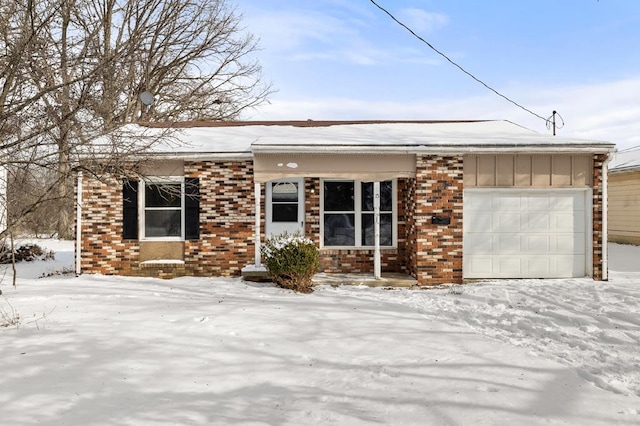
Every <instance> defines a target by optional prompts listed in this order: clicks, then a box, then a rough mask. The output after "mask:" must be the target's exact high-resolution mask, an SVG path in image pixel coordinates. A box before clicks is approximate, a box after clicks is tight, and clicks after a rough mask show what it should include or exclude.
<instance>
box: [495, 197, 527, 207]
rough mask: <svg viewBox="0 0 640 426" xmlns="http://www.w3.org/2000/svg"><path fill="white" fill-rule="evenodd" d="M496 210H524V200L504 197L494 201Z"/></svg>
mask: <svg viewBox="0 0 640 426" xmlns="http://www.w3.org/2000/svg"><path fill="white" fill-rule="evenodd" d="M493 204H494V205H495V206H496V207H497V208H498V209H501V210H515V211H519V210H521V209H523V208H526V200H523V199H522V198H521V197H517V196H515V197H511V196H505V197H502V198H499V199H496V200H495V201H494V203H493Z"/></svg>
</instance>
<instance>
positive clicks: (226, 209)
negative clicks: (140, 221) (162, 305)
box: [81, 155, 604, 285]
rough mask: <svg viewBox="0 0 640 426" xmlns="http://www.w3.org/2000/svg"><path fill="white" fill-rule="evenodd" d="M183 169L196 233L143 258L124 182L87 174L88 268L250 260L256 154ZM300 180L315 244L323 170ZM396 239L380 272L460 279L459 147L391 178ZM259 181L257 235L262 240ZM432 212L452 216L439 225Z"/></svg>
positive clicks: (173, 271)
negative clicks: (126, 208)
mask: <svg viewBox="0 0 640 426" xmlns="http://www.w3.org/2000/svg"><path fill="white" fill-rule="evenodd" d="M603 161H604V156H603V155H596V156H594V184H593V185H594V186H593V278H594V279H596V280H601V279H602V194H603V191H602V165H603ZM185 176H186V177H194V178H199V180H200V194H201V200H200V238H199V239H198V240H194V241H186V242H185V250H184V264H180V265H172V264H151V265H149V264H144V265H143V264H140V262H139V243H138V241H129V240H123V238H122V222H123V218H122V214H123V213H122V210H123V204H122V184H121V182H119V181H117V180H97V179H95V178H93V177H91V176H89V175H88V174H87V175H84V177H83V183H82V188H83V206H82V258H81V271H82V272H84V273H101V274H118V275H139V276H156V277H162V278H170V277H174V276H181V275H193V276H238V275H240V273H241V269H242V268H243V267H244V266H245V265H248V264H253V263H254V235H253V233H254V224H255V206H254V182H253V163H252V161H250V160H247V161H214V162H204V161H202V162H185ZM304 186H305V192H306V195H305V235H307V236H308V237H309V238H311V239H312V240H313V241H314V242H315V243H316V244H318V246H319V245H320V239H321V235H320V220H321V216H320V193H321V188H320V186H321V180H320V179H319V178H317V177H309V178H306V179H305V181H304ZM397 192H398V205H397V228H396V229H397V233H398V235H397V247H395V248H382V249H381V256H382V259H381V266H382V271H383V272H400V273H406V274H409V275H411V276H413V277H414V278H416V280H417V281H418V284H419V285H436V284H444V283H461V282H462V279H463V276H462V247H463V245H462V232H463V227H462V220H463V217H462V212H463V158H462V156H417V158H416V177H415V178H411V179H399V180H398V184H397ZM264 200H265V198H264V185H263V191H262V198H261V203H262V208H261V212H262V214H261V219H262V224H261V231H262V235H261V238H262V239H263V240H264V229H265V226H264V211H265V208H264V202H265V201H264ZM433 215H439V216H446V217H448V218H450V224H448V225H436V224H433V223H432V221H431V217H432V216H433ZM320 271H322V272H327V273H336V272H344V273H348V272H362V273H371V272H372V271H373V250H371V249H350V250H336V249H322V250H321V251H320Z"/></svg>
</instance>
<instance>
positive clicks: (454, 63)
mask: <svg viewBox="0 0 640 426" xmlns="http://www.w3.org/2000/svg"><path fill="white" fill-rule="evenodd" d="M370 1H371V3H373V4H374V6H376V7H377V8H378V9H380V10H381V11H383V12H384V13H386V14H387V15H389V17H390V18H391V19H393V20H394V21H395V22H396V23H397V24H398V25H400V26H401V27H403V28H404V29H405V30H407V31H409V32H410V33H411V34H412V35H413V36H414V37H415V38H417V39H418V40H420V41H421V42H423V43H424V44H426V45H427V46H429V48H430V49H431V50H433V51H434V52H436V53H437V54H438V55H440V56H442V57H443V58H444V59H446V60H447V61H448V62H450V63H451V64H452V65H454V66H455V67H456V68H458V69H459V70H460V71H462V72H463V73H465V74H466V75H468V76H469V77H471V78H472V79H474V80H475V81H477V82H478V83H480V84H482V85H483V86H484V87H486V88H487V89H489V90H490V91H492V92H493V93H495V94H496V95H498V96H500V97H501V98H503V99H505V100H506V101H507V102H510V103H512V104H513V105H515V106H517V107H518V108H521V109H523V110H525V111H526V112H528V113H529V114H531V115H533V116H535V117H538V118H539V119H541V120H544V121H545V122H546V123H547V125H548V124H549V118H545V117H543V116H541V115H539V114H536V113H535V112H533V111H531V110H530V109H528V108H525V107H524V106H522V105H520V104H519V103H517V102H516V101H514V100H512V99H510V98H508V97H507V96H505V95H503V94H502V93H500V92H498V91H497V90H496V89H494V88H493V87H491V86H489V85H488V84H487V83H485V82H484V81H482V80H480V79H479V78H478V77H476V76H475V75H473V74H471V73H470V72H469V71H467V70H465V69H464V68H462V66H460V65H458V64H457V63H456V62H454V61H453V60H452V59H451V58H449V57H448V56H447V55H445V54H444V53H442V52H441V51H439V50H438V49H436V48H435V47H434V46H433V45H432V44H431V43H429V42H428V41H427V40H425V39H424V38H422V37H421V36H419V35H418V34H416V33H415V32H414V31H413V30H412V29H411V28H409V27H408V26H407V25H405V24H403V23H402V22H400V21H399V20H398V19H397V18H396V17H395V16H393V15H392V14H391V12H389V11H388V10H387V9H385V8H384V7H382V6H380V5H379V4H378V3H376V2H375V1H374V0H370ZM563 124H564V122H563Z"/></svg>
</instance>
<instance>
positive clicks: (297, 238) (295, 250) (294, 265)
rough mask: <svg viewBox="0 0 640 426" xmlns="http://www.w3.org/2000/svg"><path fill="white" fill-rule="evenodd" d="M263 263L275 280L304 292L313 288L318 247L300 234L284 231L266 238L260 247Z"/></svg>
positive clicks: (279, 283)
mask: <svg viewBox="0 0 640 426" xmlns="http://www.w3.org/2000/svg"><path fill="white" fill-rule="evenodd" d="M261 252H262V256H263V258H264V265H265V267H266V268H267V271H268V272H269V275H270V276H271V278H272V279H273V281H274V282H275V283H276V284H277V285H279V286H281V287H284V288H288V289H291V290H294V291H298V292H301V293H311V292H313V288H312V286H313V282H312V278H313V275H314V274H315V273H316V271H317V269H318V248H317V247H316V246H315V244H314V243H313V241H311V240H310V239H308V238H304V237H303V236H301V235H299V234H287V233H284V234H281V235H276V236H273V237H269V238H267V239H266V241H265V243H264V244H263V245H262V247H261Z"/></svg>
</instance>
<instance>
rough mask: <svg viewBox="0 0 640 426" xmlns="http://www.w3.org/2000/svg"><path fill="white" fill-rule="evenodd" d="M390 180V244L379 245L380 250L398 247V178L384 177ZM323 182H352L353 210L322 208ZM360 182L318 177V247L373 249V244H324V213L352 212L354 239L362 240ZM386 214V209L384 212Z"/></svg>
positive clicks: (330, 248) (329, 248)
mask: <svg viewBox="0 0 640 426" xmlns="http://www.w3.org/2000/svg"><path fill="white" fill-rule="evenodd" d="M387 180H390V181H391V208H392V210H391V229H392V233H393V235H392V239H391V245H389V246H383V245H381V246H380V249H381V250H384V249H397V248H398V180H397V179H385V181H387ZM325 182H354V194H353V197H354V204H355V205H354V211H353V212H343V211H335V212H334V211H325V210H324V183H325ZM362 183H363V181H360V180H353V179H320V249H327V250H373V249H374V248H375V246H374V245H370V246H365V245H357V244H356V245H353V246H326V245H324V215H325V213H326V214H332V213H336V214H340V213H346V214H350V213H353V214H354V215H355V220H354V227H355V241H356V242H358V241H362V214H363V210H362ZM364 213H365V214H372V213H370V212H367V211H365V212H364ZM382 213H383V212H381V214H382ZM384 213H385V214H388V212H387V211H385V212H384Z"/></svg>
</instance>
